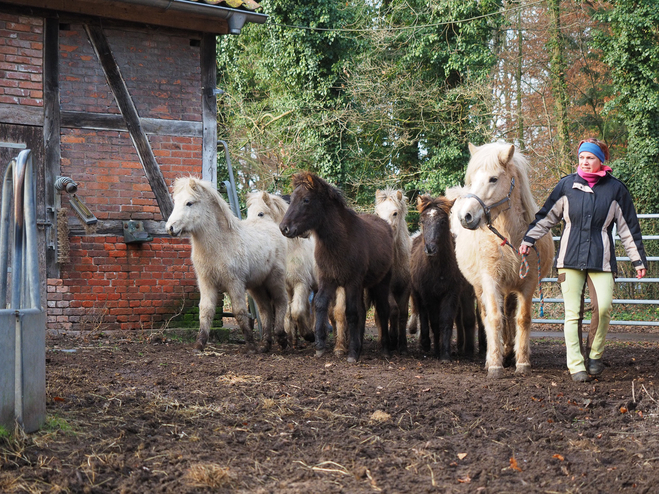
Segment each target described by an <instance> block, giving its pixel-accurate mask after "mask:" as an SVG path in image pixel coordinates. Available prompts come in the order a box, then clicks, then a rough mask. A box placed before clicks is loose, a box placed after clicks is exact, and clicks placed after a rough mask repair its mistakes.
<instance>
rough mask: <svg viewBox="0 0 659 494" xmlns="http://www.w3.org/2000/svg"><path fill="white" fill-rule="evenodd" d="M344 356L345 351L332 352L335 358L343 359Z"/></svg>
mask: <svg viewBox="0 0 659 494" xmlns="http://www.w3.org/2000/svg"><path fill="white" fill-rule="evenodd" d="M345 354H346V351H345V350H341V349H338V350H334V356H336V357H343V356H344V355H345Z"/></svg>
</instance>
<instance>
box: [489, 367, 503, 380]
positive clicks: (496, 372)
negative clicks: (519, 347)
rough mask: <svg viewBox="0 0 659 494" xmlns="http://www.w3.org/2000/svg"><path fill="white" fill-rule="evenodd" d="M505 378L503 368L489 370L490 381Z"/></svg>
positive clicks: (490, 368)
mask: <svg viewBox="0 0 659 494" xmlns="http://www.w3.org/2000/svg"><path fill="white" fill-rule="evenodd" d="M502 377H503V367H492V366H490V367H489V368H488V369H487V378H488V379H501V378H502Z"/></svg>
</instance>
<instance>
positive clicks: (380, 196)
mask: <svg viewBox="0 0 659 494" xmlns="http://www.w3.org/2000/svg"><path fill="white" fill-rule="evenodd" d="M386 198H387V194H385V193H384V191H383V190H379V189H378V190H376V191H375V205H376V206H377V205H378V204H380V203H382V202H384V201H385V199H386Z"/></svg>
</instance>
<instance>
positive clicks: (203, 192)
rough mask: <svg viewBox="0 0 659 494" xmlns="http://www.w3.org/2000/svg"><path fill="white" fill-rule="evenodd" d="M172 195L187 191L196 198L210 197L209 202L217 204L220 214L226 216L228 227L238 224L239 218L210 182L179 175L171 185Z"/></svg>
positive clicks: (234, 226)
mask: <svg viewBox="0 0 659 494" xmlns="http://www.w3.org/2000/svg"><path fill="white" fill-rule="evenodd" d="M172 192H173V196H177V195H178V194H179V193H181V192H187V193H188V194H190V195H191V196H192V197H194V198H195V199H197V200H203V199H204V198H208V199H210V204H211V205H213V206H217V207H218V208H219V209H220V212H221V213H222V215H223V216H224V217H225V218H226V221H227V224H228V227H229V228H230V229H233V228H236V227H238V226H239V221H240V220H239V219H238V218H236V216H235V215H234V214H233V211H231V208H230V207H229V205H228V204H227V202H226V201H225V200H224V199H223V198H222V196H221V195H220V193H219V192H218V191H217V190H215V189H214V188H213V187H212V183H211V182H207V181H204V180H200V179H198V178H196V177H192V176H190V177H179V178H177V179H176V180H175V181H174V185H173V187H172Z"/></svg>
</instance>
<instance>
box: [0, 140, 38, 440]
mask: <svg viewBox="0 0 659 494" xmlns="http://www.w3.org/2000/svg"><path fill="white" fill-rule="evenodd" d="M35 195H36V178H35V174H34V168H33V166H32V156H31V154H30V150H29V149H26V150H24V151H21V153H20V154H19V155H18V157H17V158H16V159H13V160H12V161H11V162H10V163H9V165H8V166H7V169H6V170H5V174H4V180H3V183H2V209H1V211H0V425H2V426H3V427H5V428H6V429H9V430H12V429H13V426H14V423H15V421H17V422H18V423H19V424H20V425H21V426H22V427H23V429H24V430H25V431H26V432H33V431H35V430H37V429H39V427H41V425H42V424H43V423H44V421H45V418H46V313H45V311H44V310H43V309H42V307H41V300H40V285H39V260H38V245H37V220H36V200H35ZM12 197H13V203H14V204H13V205H14V207H13V215H12V214H11V211H10V209H11V202H12ZM12 220H13V221H12ZM10 226H13V228H10ZM10 240H11V245H10ZM10 257H11V261H12V265H11V281H9V280H8V278H9V276H8V274H9V266H8V264H9V258H10ZM8 282H9V286H8ZM8 292H9V300H7V295H8Z"/></svg>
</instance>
